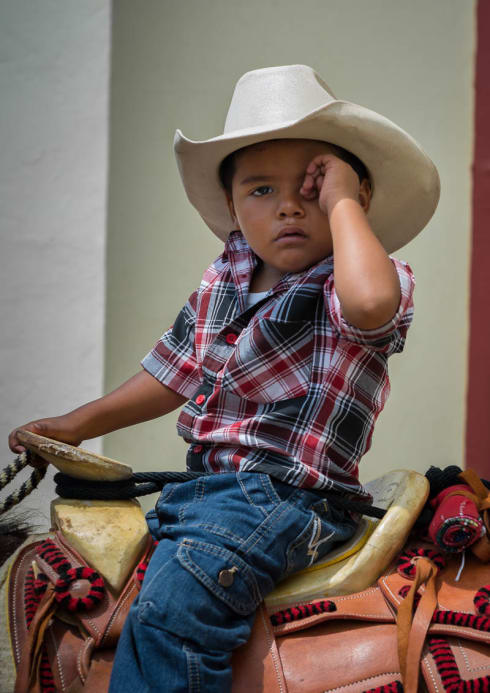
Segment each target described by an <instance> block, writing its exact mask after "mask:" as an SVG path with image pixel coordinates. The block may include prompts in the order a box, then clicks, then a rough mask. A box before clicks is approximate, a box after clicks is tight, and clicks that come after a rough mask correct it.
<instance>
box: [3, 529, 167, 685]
mask: <svg viewBox="0 0 490 693" xmlns="http://www.w3.org/2000/svg"><path fill="white" fill-rule="evenodd" d="M52 541H53V542H54V543H55V544H56V545H57V546H58V548H59V549H60V550H61V551H62V552H63V553H64V555H65V557H66V558H67V559H68V560H69V562H70V564H71V566H72V567H74V568H76V567H80V566H86V565H87V564H86V562H85V561H84V560H83V558H82V557H81V556H79V555H78V554H77V552H76V551H74V550H73V549H71V547H68V546H67V545H66V544H65V542H64V541H62V540H61V538H60V537H59V536H54V537H53V538H52ZM40 544H41V542H35V543H34V544H31V545H29V546H28V547H26V548H25V549H24V550H23V551H22V552H21V553H20V554H19V556H18V558H17V560H16V562H15V564H14V565H13V566H12V569H11V578H10V580H9V590H8V597H9V599H8V605H9V621H10V623H11V624H12V626H11V637H12V645H13V648H12V649H13V652H14V659H15V663H16V667H17V670H18V675H19V662H20V660H21V655H22V652H23V650H24V649H25V643H26V642H27V640H28V638H29V631H28V630H27V626H26V623H25V608H24V582H25V578H26V575H27V572H28V570H29V569H30V567H31V563H32V561H36V563H37V564H38V566H39V568H40V570H41V571H42V572H44V573H45V574H46V575H47V577H48V578H49V580H50V582H51V584H52V585H53V584H55V582H56V580H57V579H58V577H59V575H58V573H57V572H56V571H55V570H54V569H53V568H52V566H50V565H49V564H48V563H47V562H46V561H45V560H43V559H42V558H40V557H39V556H38V555H37V553H36V548H37V547H38V546H39V545H40ZM152 547H153V542H152V541H151V540H149V541H148V543H147V546H146V547H145V551H144V554H143V556H141V557H140V560H144V559H145V558H146V557H147V556H148V554H149V553H150V552H151V550H152ZM82 582H83V581H82ZM73 585H74V586H75V588H77V584H76V583H73ZM80 587H81V589H80V590H76V591H79V592H80V591H81V592H82V593H83V589H84V588H83V585H81V586H80ZM51 589H52V588H51ZM137 592H138V587H137V585H136V582H135V580H134V574H133V575H131V577H130V579H129V580H128V582H127V584H126V586H125V588H124V589H123V591H122V593H121V595H120V596H119V598H118V599H117V600H116V598H115V597H114V596H113V595H112V594H111V593H110V592H109V590H107V589H106V590H105V593H104V598H103V599H102V602H101V603H100V604H99V605H97V606H96V608H95V609H93V611H92V612H90V613H89V614H87V613H84V612H80V613H76V614H71V613H69V612H65V611H64V610H62V609H61V610H60V611H59V615H60V617H61V618H60V619H58V618H57V619H55V620H54V621H53V623H52V624H51V626H49V628H47V629H46V631H45V636H46V637H45V644H46V649H47V652H48V659H49V662H50V665H51V669H52V672H53V677H54V680H55V685H56V689H57V690H59V691H63V692H65V691H66V693H78V691H82V690H83V688H84V681H83V679H84V678H85V677H86V679H87V681H88V680H89V679H90V681H91V682H92V683H91V685H92V684H94V675H93V673H92V674H91V668H92V667H91V662H90V654H91V653H87V652H86V651H85V650H86V641H87V640H88V641H89V642H90V643H93V644H94V645H95V647H99V648H104V654H103V655H102V654H101V655H99V654H94V656H96V658H97V662H98V664H97V670H98V671H99V672H100V676H102V677H103V678H104V679H107V681H108V677H109V675H110V666H111V664H110V662H111V661H112V660H111V657H113V655H114V648H115V646H116V643H117V640H118V638H119V635H120V633H121V630H122V627H123V625H124V621H125V618H126V616H127V613H128V611H129V608H130V606H131V603H132V601H133V599H134V598H135V596H136V594H137ZM65 615H66V616H69V618H68V619H67V618H65ZM80 627H82V629H83V631H84V632H87V633H88V638H87V637H86V636H82V635H81V633H80ZM111 652H112V655H111V654H110V653H111ZM82 657H84V659H83V662H82ZM29 666H30V665H29V664H25V665H24V667H23V669H26V671H23V672H22V676H21V679H22V681H23V682H25V680H26V676H28V671H27V668H28V667H29ZM108 671H109V673H107V672H108ZM25 685H27V684H25V683H22V686H25ZM26 690H27V688H26ZM87 690H90V689H87ZM100 690H104V689H103V688H100ZM23 693H25V692H24V691H23Z"/></svg>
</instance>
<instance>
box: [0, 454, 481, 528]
mask: <svg viewBox="0 0 490 693" xmlns="http://www.w3.org/2000/svg"><path fill="white" fill-rule="evenodd" d="M29 461H30V453H29V452H23V453H22V454H21V455H19V456H18V457H16V459H15V460H14V462H13V463H12V464H10V465H8V466H7V467H5V468H4V469H3V470H2V472H0V490H1V489H3V488H4V487H5V486H6V485H7V484H8V483H9V482H10V481H11V480H12V479H13V478H14V477H15V476H16V475H17V474H18V473H19V472H20V471H21V470H22V469H24V467H25V466H26V465H27V464H28V463H29ZM460 472H461V469H460V468H459V467H456V466H451V467H446V469H444V470H441V469H438V468H437V467H431V468H430V469H429V471H428V472H427V473H426V477H427V478H428V480H429V482H430V489H431V490H430V497H431V498H432V497H433V496H435V495H436V494H437V493H439V491H440V490H441V489H443V488H447V487H448V486H451V485H453V484H454V483H457V481H456V480H457V475H458V474H459V473H460ZM211 473H212V472H137V473H134V474H132V475H131V477H130V478H129V479H124V480H122V481H95V482H94V481H93V480H90V481H86V480H84V479H75V478H73V477H70V476H68V475H67V474H62V473H61V472H58V473H57V474H55V476H54V481H55V483H56V493H57V494H58V495H59V496H60V497H61V498H74V499H79V500H123V499H126V498H138V497H140V496H147V495H149V494H151V493H158V492H160V491H161V490H162V488H163V487H164V486H165V484H168V483H172V482H177V483H181V482H184V481H192V480H193V479H197V478H199V477H201V476H209V475H210V474H211ZM45 474H46V467H42V468H37V469H34V471H33V472H32V474H31V476H30V478H29V479H28V480H27V481H24V483H23V484H22V485H21V487H20V488H19V489H18V491H15V492H14V493H12V494H11V495H10V496H7V498H6V499H5V500H4V501H3V502H0V515H2V514H3V513H5V512H6V511H7V510H9V509H10V508H11V507H12V506H13V505H16V504H17V503H20V501H21V500H23V498H25V497H26V496H28V495H29V493H31V492H32V491H33V490H34V489H35V488H36V487H37V486H38V484H39V482H40V481H41V479H43V478H44V476H45ZM482 481H483V483H484V484H485V486H487V487H490V483H489V482H488V481H485V480H482ZM327 498H328V501H329V502H330V503H331V504H332V505H333V506H337V507H338V508H343V509H345V510H351V511H353V512H356V513H359V514H360V515H366V516H368V517H375V518H377V519H381V518H382V517H384V515H385V514H386V510H384V509H383V508H378V507H376V506H374V505H370V504H368V503H358V502H357V501H352V500H350V499H348V498H343V497H342V496H338V495H335V496H333V495H327ZM428 510H429V508H428V506H426V507H425V508H424V512H423V513H422V516H423V518H422V517H419V521H418V522H417V523H416V526H421V525H422V526H424V525H425V524H428V522H430V519H431V517H432V513H431V512H428Z"/></svg>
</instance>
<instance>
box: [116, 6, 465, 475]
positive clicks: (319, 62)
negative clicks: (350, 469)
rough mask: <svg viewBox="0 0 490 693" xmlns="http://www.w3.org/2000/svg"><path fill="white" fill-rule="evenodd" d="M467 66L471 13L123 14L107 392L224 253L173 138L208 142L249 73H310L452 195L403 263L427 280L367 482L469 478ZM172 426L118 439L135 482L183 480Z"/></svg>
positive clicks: (386, 9) (125, 9) (129, 10)
mask: <svg viewBox="0 0 490 693" xmlns="http://www.w3.org/2000/svg"><path fill="white" fill-rule="evenodd" d="M473 53H474V2H473V1H471V0H470V1H467V2H460V0H432V1H431V2H430V3H427V2H426V1H425V0H412V2H410V3H407V2H404V1H402V0H370V2H359V0H306V1H305V2H302V3H297V2H295V1H293V0H283V1H282V2H280V3H277V2H271V3H263V2H261V1H260V2H259V0H248V2H246V3H244V2H238V1H237V0H226V1H225V0H214V1H213V2H206V3H203V2H201V0H185V2H180V3H176V2H172V1H170V0H168V1H164V2H162V1H161V0H158V1H156V0H153V1H151V0H150V1H148V2H146V3H145V5H144V11H142V9H141V6H140V5H138V4H135V3H132V2H130V1H129V0H120V1H118V2H117V3H115V5H114V27H113V81H112V103H113V108H112V117H111V141H112V146H111V189H110V197H109V219H108V227H109V236H108V311H107V315H108V322H107V341H106V345H107V352H106V354H107V357H106V360H107V371H106V372H107V378H106V386H107V389H110V388H112V387H114V386H116V385H117V384H118V383H119V382H121V381H122V380H123V379H125V378H126V377H128V376H129V375H131V374H132V373H133V372H135V371H136V370H137V369H138V362H139V359H140V358H141V357H142V356H143V355H144V354H145V352H146V351H147V350H148V349H149V348H150V347H151V346H152V344H153V342H154V341H155V340H156V339H157V338H158V336H159V335H160V333H161V331H163V329H164V328H166V327H167V326H168V325H169V324H171V323H172V322H173V319H174V317H175V315H176V313H177V311H178V310H179V308H180V306H181V305H182V304H183V302H184V301H185V300H186V298H187V296H188V295H189V293H190V292H191V291H192V290H193V289H194V288H195V286H196V284H197V283H198V281H199V278H200V275H201V272H202V270H203V269H204V267H205V266H206V265H207V264H208V262H209V261H210V260H212V259H213V258H214V256H216V255H217V254H218V252H219V250H220V247H221V246H220V244H219V242H217V241H216V239H214V237H213V236H212V235H211V233H210V232H209V230H207V229H206V227H205V226H204V224H203V223H202V221H201V220H200V218H199V217H198V215H197V213H196V212H195V211H194V210H193V209H192V208H191V207H190V206H189V205H188V203H187V201H186V199H185V195H184V192H183V190H182V187H181V184H180V181H179V178H178V174H177V170H176V166H175V162H174V159H173V153H172V139H173V133H174V131H175V128H176V127H180V128H181V129H182V130H183V132H184V133H185V134H186V135H187V136H188V137H191V138H193V139H205V138H207V137H211V136H214V135H216V134H218V133H219V132H220V131H221V130H222V126H223V122H224V116H225V113H226V108H227V104H228V102H229V99H230V97H231V93H232V89H233V86H234V83H235V82H236V80H237V78H238V77H239V76H240V75H241V74H242V73H243V72H245V71H247V70H250V69H254V68H257V67H263V66H267V65H281V64H288V63H289V64H290V63H306V64H310V65H312V66H314V67H315V68H316V69H317V70H318V71H319V73H320V74H321V75H322V76H323V77H324V79H325V80H326V81H327V83H328V84H330V86H331V87H332V89H333V90H334V92H335V93H336V94H337V96H338V97H339V98H345V99H347V100H351V101H354V102H358V103H361V104H363V105H365V106H368V107H370V108H372V109H374V110H377V111H379V112H381V113H383V114H384V115H386V116H387V117H389V118H391V119H393V120H394V121H395V122H396V123H398V124H399V125H400V126H402V127H404V128H405V129H406V130H408V131H409V132H410V133H411V134H412V135H413V136H414V137H415V138H416V139H418V140H419V141H420V143H421V144H422V146H423V147H424V148H425V149H426V150H427V152H428V153H429V155H430V156H431V157H432V158H433V159H434V161H435V162H436V164H437V166H438V168H439V170H440V174H441V180H442V196H441V203H440V206H439V209H438V211H437V213H436V216H435V217H434V219H433V220H432V221H431V222H430V224H429V226H428V228H427V229H426V230H425V231H424V233H423V234H421V235H420V236H419V237H418V238H417V239H415V240H414V241H413V242H412V243H410V244H409V246H408V247H406V248H405V249H403V250H402V251H399V253H398V256H399V257H400V258H402V259H406V260H408V261H409V262H410V263H411V264H412V266H413V268H414V271H415V274H416V277H417V289H416V317H415V321H414V324H413V327H412V328H411V331H410V335H409V339H408V343H407V347H406V352H405V354H404V355H403V356H401V357H394V358H393V359H392V360H391V372H392V385H393V390H392V396H391V399H390V400H389V402H388V405H387V408H386V411H385V412H384V413H383V414H382V415H381V418H380V421H379V423H378V427H377V430H376V432H375V436H374V445H373V449H372V451H371V452H370V453H369V454H368V456H367V457H366V458H365V460H364V461H363V463H362V464H361V470H362V471H361V475H362V478H364V479H368V478H371V477H373V476H376V475H378V474H380V473H381V472H382V471H383V470H387V469H390V468H396V467H411V468H416V469H418V470H420V471H425V470H426V469H427V467H428V466H429V465H430V464H435V465H437V466H444V465H446V464H450V463H456V464H458V463H461V462H462V456H463V438H464V418H465V402H464V399H465V384H466V353H467V352H466V348H467V347H466V344H467V302H468V291H467V287H468V250H469V240H470V189H471V176H470V174H471V170H470V169H471V159H472V128H473V94H472V78H473ZM175 419H176V416H174V415H171V416H169V417H166V418H165V419H163V420H159V421H155V422H150V423H147V424H143V425H141V426H139V427H137V428H135V429H128V430H126V431H121V432H118V433H115V434H113V435H111V436H110V437H108V439H107V442H106V447H105V450H106V453H107V454H109V455H110V456H115V457H120V458H122V459H124V460H125V461H127V462H129V463H131V464H133V466H134V467H137V468H145V469H159V468H163V467H167V468H177V469H178V468H183V465H184V453H185V446H184V444H183V443H182V442H181V441H180V440H178V439H177V438H176V435H175V429H174V426H175Z"/></svg>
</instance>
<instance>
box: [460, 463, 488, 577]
mask: <svg viewBox="0 0 490 693" xmlns="http://www.w3.org/2000/svg"><path fill="white" fill-rule="evenodd" d="M459 478H460V479H462V480H463V481H464V482H465V483H466V484H468V486H470V487H471V488H472V489H473V491H474V492H475V494H476V496H477V501H476V503H477V506H478V509H479V511H480V512H481V514H482V519H483V524H484V525H485V529H486V533H485V534H484V535H483V536H482V537H481V538H480V539H478V541H476V542H475V543H474V544H472V545H471V547H470V548H471V551H472V552H473V553H474V554H475V556H476V557H477V558H479V559H480V561H483V563H488V562H490V491H489V490H488V489H487V487H486V486H485V484H484V483H483V482H482V480H481V479H480V477H479V476H478V474H477V473H476V472H475V471H474V470H473V469H465V471H464V472H461V474H459Z"/></svg>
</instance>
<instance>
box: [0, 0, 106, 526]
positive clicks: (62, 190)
mask: <svg viewBox="0 0 490 693" xmlns="http://www.w3.org/2000/svg"><path fill="white" fill-rule="evenodd" d="M110 15H111V10H110V2H109V0H83V2H78V0H63V2H59V1H55V0H39V1H36V0H15V2H14V1H13V0H11V1H10V2H2V3H1V5H0V93H1V95H2V97H1V101H2V106H1V109H0V118H1V120H0V137H1V143H2V144H1V162H0V243H1V250H0V283H1V284H0V311H1V316H2V329H1V342H0V387H1V392H2V407H1V409H0V437H1V440H2V441H3V442H2V448H1V449H2V457H1V460H0V465H1V466H2V467H3V466H4V465H6V464H7V463H8V462H10V461H11V460H12V459H13V457H12V454H11V453H10V451H9V450H8V447H7V435H8V432H9V431H10V430H11V429H12V428H13V427H15V426H18V425H21V424H23V423H25V422H27V421H29V420H31V419H34V418H39V417H43V416H52V415H57V414H61V413H63V412H65V411H67V410H68V409H71V408H73V407H74V406H75V405H77V404H79V403H82V402H84V401H87V400H90V399H93V398H95V397H97V396H99V395H100V394H101V391H102V380H103V329H104V288H105V218H106V180H107V146H108V144H107V143H108V90H109V56H110ZM87 447H89V446H87ZM91 447H92V449H95V450H97V449H98V447H99V443H98V442H97V441H95V442H93V443H92V446H91ZM24 476H25V475H24ZM24 476H23V477H22V478H24ZM17 479H18V481H17V482H14V483H13V484H11V486H12V488H13V487H17V486H18V485H19V483H20V477H17ZM7 490H10V487H8V488H7V489H6V491H7ZM6 491H4V492H3V493H2V498H3V497H4V496H5V495H6ZM52 497H53V486H52V483H51V482H48V481H46V480H45V481H43V482H42V484H41V487H40V489H39V490H38V491H35V492H34V493H33V494H32V495H31V496H30V497H29V498H28V499H26V500H25V501H24V502H23V503H22V504H21V506H19V509H21V510H25V509H26V508H31V509H34V510H36V513H34V514H33V519H34V520H35V521H40V522H41V524H46V523H47V522H48V518H49V503H48V501H49V500H50V499H51V498H52Z"/></svg>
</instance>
